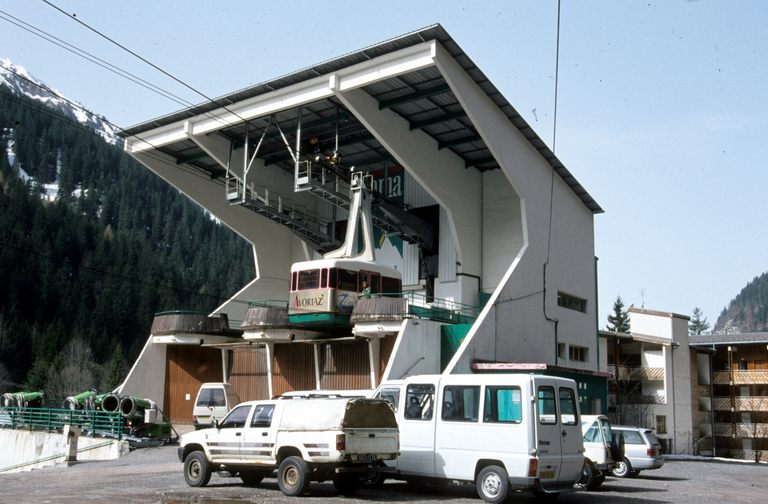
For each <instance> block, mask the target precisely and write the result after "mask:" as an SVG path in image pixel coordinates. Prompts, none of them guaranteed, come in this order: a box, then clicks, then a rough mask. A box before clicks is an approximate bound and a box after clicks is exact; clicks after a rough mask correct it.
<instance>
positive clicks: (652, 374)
mask: <svg viewBox="0 0 768 504" xmlns="http://www.w3.org/2000/svg"><path fill="white" fill-rule="evenodd" d="M608 372H609V373H611V375H613V379H614V380H616V381H663V380H664V368H660V367H633V366H608Z"/></svg>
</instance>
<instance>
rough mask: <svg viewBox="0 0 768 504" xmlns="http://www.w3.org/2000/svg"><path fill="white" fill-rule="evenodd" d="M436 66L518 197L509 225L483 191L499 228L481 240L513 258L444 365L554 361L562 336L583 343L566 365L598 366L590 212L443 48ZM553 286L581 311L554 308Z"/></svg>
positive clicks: (460, 368)
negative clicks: (582, 306)
mask: <svg viewBox="0 0 768 504" xmlns="http://www.w3.org/2000/svg"><path fill="white" fill-rule="evenodd" d="M438 68H439V69H440V71H441V73H442V74H443V76H444V77H445V78H446V81H447V82H448V83H449V85H450V86H451V89H452V91H453V92H454V94H455V95H456V96H457V98H458V99H459V101H460V102H461V103H462V106H463V107H464V110H465V111H467V113H468V115H469V117H470V119H471V120H472V122H473V124H474V125H475V127H476V128H477V130H478V133H479V134H480V136H481V137H482V138H483V140H484V141H485V143H486V145H487V146H488V147H489V149H490V150H491V152H492V154H493V156H494V158H495V159H496V160H497V161H498V162H499V164H500V166H501V172H502V174H503V175H504V177H505V178H506V180H507V186H508V189H506V193H507V194H509V193H512V194H515V195H517V197H516V198H515V197H512V198H510V197H507V198H506V199H504V201H505V203H508V204H509V206H510V207H515V208H510V209H509V210H508V212H507V215H508V218H509V220H510V221H512V224H511V225H510V224H508V225H507V226H506V229H504V228H505V226H504V225H503V223H502V222H501V221H500V220H499V218H498V217H497V216H498V215H499V213H500V212H499V211H498V210H499V208H498V207H495V206H494V205H493V204H491V203H490V202H489V200H487V199H486V198H485V195H484V197H483V204H484V208H488V213H484V215H483V221H484V226H485V223H486V222H488V220H489V219H488V217H489V216H494V217H496V219H495V222H494V224H496V225H498V226H500V227H501V228H502V229H501V230H500V232H499V235H498V236H499V239H500V240H502V242H501V243H493V241H494V239H495V236H493V235H491V234H489V233H488V232H487V231H486V230H485V229H483V246H484V247H486V246H487V247H489V250H492V249H494V248H496V249H501V248H504V247H510V248H511V250H509V252H508V254H507V255H508V256H511V257H517V258H518V259H517V260H513V261H512V262H510V263H508V266H507V267H506V271H505V276H504V277H503V280H502V281H503V285H502V286H501V287H500V288H499V289H497V290H496V292H495V293H494V296H493V297H492V298H491V302H492V303H495V304H496V306H495V307H493V308H489V309H488V310H487V312H486V313H485V314H484V318H483V319H482V320H479V321H478V323H477V324H475V327H473V329H472V331H470V334H469V335H468V337H467V339H466V340H465V344H464V345H462V348H461V349H460V350H459V354H458V355H457V358H456V359H454V362H452V363H451V365H450V366H449V368H450V369H451V371H453V372H466V371H468V370H469V369H470V368H471V363H472V361H473V360H475V359H488V360H496V361H509V362H546V363H551V364H555V363H557V343H559V342H560V343H567V344H571V345H577V346H582V347H585V348H587V349H588V356H587V361H586V362H570V361H569V362H567V365H568V366H571V367H576V368H584V369H597V365H598V356H597V354H598V353H599V350H598V345H597V326H596V317H595V313H596V306H595V305H596V303H595V299H596V298H595V270H594V227H593V215H592V212H591V211H590V210H589V209H588V208H587V207H586V206H585V205H584V203H583V202H582V201H581V200H580V199H579V198H578V197H577V196H576V195H575V194H574V193H573V191H572V190H571V188H569V187H568V186H567V185H566V184H565V183H564V182H563V180H562V179H561V178H560V177H559V176H558V175H556V174H554V172H553V169H552V167H551V166H550V165H549V163H548V162H547V161H546V160H545V159H544V158H543V157H542V156H541V155H540V153H539V152H538V151H537V150H536V149H534V148H533V146H532V145H531V143H530V142H529V141H528V139H526V138H525V137H523V135H522V134H521V133H520V132H519V130H518V129H517V128H516V127H514V125H512V124H511V123H510V122H509V119H508V118H507V117H506V116H505V115H504V114H503V113H502V112H501V111H500V110H499V109H498V108H497V107H496V106H495V104H494V103H493V102H492V101H491V100H490V99H489V98H488V96H487V95H486V94H485V93H484V92H483V91H482V90H480V89H479V87H478V86H477V85H476V84H475V83H474V82H473V81H472V79H471V78H469V77H468V76H467V75H466V73H465V72H464V71H463V70H462V69H461V68H460V67H459V66H458V65H457V64H456V63H455V61H454V60H452V59H451V58H450V57H448V56H447V55H445V54H442V53H441V51H440V50H438ZM483 187H484V188H485V187H486V186H485V185H484V186H483ZM491 193H493V191H491ZM550 194H551V195H552V197H551V198H550ZM486 205H487V206H486ZM550 212H551V215H550ZM515 216H517V218H515ZM550 216H551V219H550ZM550 222H551V223H552V226H551V228H550ZM483 257H487V254H484V255H483ZM500 261H501V260H500ZM545 263H547V268H546V280H545V276H544V269H545V268H544V265H545ZM499 266H500V265H499V264H498V263H497V264H491V265H489V267H490V269H485V268H484V271H489V273H490V274H491V275H497V274H498V271H499V269H500V268H499ZM558 291H561V292H565V293H567V294H569V295H573V296H577V297H579V298H582V299H585V300H586V302H587V304H586V306H587V309H586V313H581V312H577V311H574V310H568V309H563V308H559V307H558V306H557V293H558ZM548 319H550V320H548ZM554 319H557V323H556V322H555V321H554Z"/></svg>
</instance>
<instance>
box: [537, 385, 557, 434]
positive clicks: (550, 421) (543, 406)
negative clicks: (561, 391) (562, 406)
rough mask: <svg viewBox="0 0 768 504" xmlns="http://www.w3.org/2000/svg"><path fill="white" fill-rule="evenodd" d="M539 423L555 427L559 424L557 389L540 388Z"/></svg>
mask: <svg viewBox="0 0 768 504" xmlns="http://www.w3.org/2000/svg"><path fill="white" fill-rule="evenodd" d="M538 397H539V423H540V424H542V425H555V424H556V423H557V406H555V389H554V388H553V387H539V396H538Z"/></svg>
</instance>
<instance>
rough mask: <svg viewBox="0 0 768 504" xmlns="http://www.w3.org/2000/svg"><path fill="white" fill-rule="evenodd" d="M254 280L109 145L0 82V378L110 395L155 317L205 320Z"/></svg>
mask: <svg viewBox="0 0 768 504" xmlns="http://www.w3.org/2000/svg"><path fill="white" fill-rule="evenodd" d="M222 197H223V196H222ZM253 274H254V271H253V256H252V253H251V248H250V246H249V245H248V244H247V243H246V242H245V241H244V240H242V239H241V238H240V237H238V236H237V235H235V234H234V233H233V232H231V231H230V230H229V229H227V228H225V227H224V226H222V225H220V224H218V223H217V222H216V221H214V220H212V219H211V218H210V215H208V214H206V213H205V212H204V211H203V210H202V209H200V208H199V207H197V206H196V205H194V204H193V203H191V202H190V201H189V200H188V199H187V198H186V197H184V196H183V195H181V194H179V193H178V192H177V191H176V190H175V189H173V188H172V187H171V186H169V185H168V184H167V183H165V182H163V181H162V180H161V179H159V178H158V177H156V176H155V175H154V174H152V173H151V172H149V171H148V170H147V169H145V168H143V167H142V166H140V165H139V164H138V163H137V162H136V161H134V160H133V159H131V158H130V157H129V156H127V155H126V154H124V153H123V151H122V148H121V147H120V146H119V145H112V144H110V143H108V142H107V141H105V139H104V138H102V137H101V136H99V135H97V134H95V133H93V132H91V131H88V130H87V129H86V128H84V127H83V125H81V124H79V123H77V122H76V121H74V120H72V119H71V118H69V117H66V116H65V115H62V114H61V113H60V112H55V111H52V110H50V109H47V108H45V107H44V106H42V105H41V104H40V102H38V101H35V100H32V99H30V98H28V97H26V96H24V95H20V94H18V93H14V92H12V91H11V90H10V89H9V88H7V87H5V86H2V85H0V285H1V286H2V288H0V382H3V381H4V382H5V383H6V385H7V384H10V383H17V384H24V385H26V386H27V387H28V388H45V389H46V390H47V391H48V392H49V393H50V394H53V395H57V394H58V393H73V392H77V391H78V390H74V389H73V390H58V389H60V388H66V386H69V387H76V388H77V387H80V388H88V387H96V388H102V389H103V388H104V387H106V386H112V385H114V384H115V382H117V381H119V379H121V378H122V377H121V376H120V375H121V373H124V372H125V368H126V366H127V365H129V364H130V363H132V362H133V360H134V358H135V357H136V355H137V354H138V352H139V351H140V349H141V347H142V345H143V344H144V342H145V341H146V338H147V336H148V335H149V328H150V325H151V323H152V318H153V314H154V313H156V312H158V311H163V310H176V309H187V310H203V311H210V310H212V309H213V308H214V307H216V306H217V305H218V304H220V303H221V302H222V301H223V300H225V299H227V298H228V297H230V296H231V295H232V294H233V293H234V292H236V291H237V290H238V289H239V288H241V287H242V286H243V285H244V284H245V282H247V281H248V280H249V279H251V278H252V277H253ZM67 381H69V382H70V383H68V384H64V382H67ZM75 382H76V383H75ZM4 391H5V390H0V392H4Z"/></svg>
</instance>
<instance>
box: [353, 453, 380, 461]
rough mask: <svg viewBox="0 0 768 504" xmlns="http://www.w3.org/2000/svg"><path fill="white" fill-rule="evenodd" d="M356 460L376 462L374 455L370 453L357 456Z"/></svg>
mask: <svg viewBox="0 0 768 504" xmlns="http://www.w3.org/2000/svg"><path fill="white" fill-rule="evenodd" d="M357 460H359V461H360V462H374V461H375V460H376V455H373V454H372V453H366V454H364V455H358V456H357Z"/></svg>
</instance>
